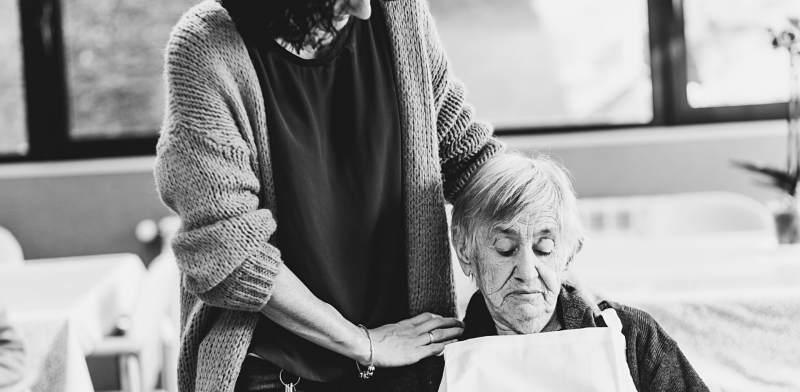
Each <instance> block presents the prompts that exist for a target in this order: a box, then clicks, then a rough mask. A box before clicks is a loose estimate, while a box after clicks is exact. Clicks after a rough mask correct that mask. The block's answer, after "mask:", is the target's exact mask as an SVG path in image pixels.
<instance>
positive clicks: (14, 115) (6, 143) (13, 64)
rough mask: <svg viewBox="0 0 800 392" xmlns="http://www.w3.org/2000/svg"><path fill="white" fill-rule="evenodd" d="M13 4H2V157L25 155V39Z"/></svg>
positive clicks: (26, 144)
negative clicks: (23, 53) (23, 46)
mask: <svg viewBox="0 0 800 392" xmlns="http://www.w3.org/2000/svg"><path fill="white" fill-rule="evenodd" d="M19 20H20V17H19V12H18V9H17V5H16V3H15V2H13V1H0V53H2V54H3V55H2V56H0V154H25V153H26V152H27V151H28V138H27V136H26V132H25V126H26V124H25V94H24V92H25V90H24V79H23V77H22V37H21V36H20V26H19Z"/></svg>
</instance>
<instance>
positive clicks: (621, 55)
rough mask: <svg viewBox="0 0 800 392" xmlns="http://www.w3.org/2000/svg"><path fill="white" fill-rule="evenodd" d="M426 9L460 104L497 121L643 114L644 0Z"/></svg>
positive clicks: (646, 68) (445, 0)
mask: <svg viewBox="0 0 800 392" xmlns="http://www.w3.org/2000/svg"><path fill="white" fill-rule="evenodd" d="M431 10H432V12H433V14H434V16H435V17H436V20H437V26H438V28H439V33H440V35H441V36H442V40H443V41H444V43H445V47H446V49H447V53H448V56H449V58H450V60H451V63H452V64H453V68H454V71H455V74H456V75H457V76H458V77H459V78H460V79H461V80H462V81H463V82H464V83H465V85H466V86H467V88H468V91H469V99H470V102H471V103H472V104H474V105H475V107H476V108H477V110H478V115H479V116H480V117H481V118H485V119H487V120H489V121H491V122H492V123H493V124H494V125H495V126H496V127H497V128H508V127H515V128H518V127H552V126H565V125H587V124H646V123H649V122H650V121H651V120H652V119H653V102H652V96H653V92H652V90H653V86H652V81H651V78H650V65H649V61H650V50H649V46H648V36H649V34H648V24H647V3H646V2H644V1H641V0H558V1H553V0H493V1H484V0H436V1H431ZM576 10H580V12H576Z"/></svg>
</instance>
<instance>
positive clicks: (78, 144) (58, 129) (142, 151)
mask: <svg viewBox="0 0 800 392" xmlns="http://www.w3.org/2000/svg"><path fill="white" fill-rule="evenodd" d="M18 5H19V11H20V12H19V15H20V19H21V23H20V26H21V29H22V50H23V56H22V58H23V70H24V71H23V75H24V81H25V101H26V102H25V103H26V105H25V112H26V116H27V124H26V125H27V126H26V130H25V131H26V135H27V139H28V151H27V153H26V154H24V155H21V154H20V155H18V154H13V153H12V154H8V155H2V154H0V163H3V162H30V161H56V160H71V159H87V158H101V157H124V156H140V155H154V154H155V151H156V149H155V147H156V143H157V141H158V135H157V133H158V132H157V130H154V132H153V135H152V136H140V137H130V136H125V137H114V138H108V139H102V138H98V139H94V138H92V139H74V138H72V137H71V136H70V118H69V116H70V112H69V104H70V102H69V92H68V78H67V69H66V66H67V64H66V61H65V42H64V39H63V30H62V13H61V1H60V0H19V1H18ZM647 8H648V11H647V13H648V27H649V45H650V65H651V80H652V85H653V119H652V120H651V121H650V122H648V123H635V124H592V125H568V126H556V127H553V126H548V127H517V128H498V129H496V130H495V133H496V134H497V135H520V134H544V133H565V132H581V131H603V130H610V129H625V128H647V127H656V126H658V127H661V126H674V125H688V124H704V123H715V122H731V121H759V120H769V119H781V118H786V117H787V113H788V104H787V103H773V104H763V105H747V106H730V107H709V108H692V107H691V106H689V103H688V97H687V92H686V82H687V80H688V79H687V72H686V39H685V36H684V30H683V28H684V24H683V0H668V1H664V0H647Z"/></svg>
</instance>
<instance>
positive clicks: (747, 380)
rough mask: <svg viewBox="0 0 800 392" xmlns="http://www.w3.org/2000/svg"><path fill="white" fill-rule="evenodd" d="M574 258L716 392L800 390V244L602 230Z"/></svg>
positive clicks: (740, 236) (578, 268)
mask: <svg viewBox="0 0 800 392" xmlns="http://www.w3.org/2000/svg"><path fill="white" fill-rule="evenodd" d="M574 263H575V264H574V265H573V267H572V270H573V271H575V272H576V273H577V274H579V275H580V277H581V278H582V279H583V280H584V281H585V282H586V283H588V284H589V285H590V286H591V287H592V288H594V289H595V290H596V291H597V292H598V293H600V294H601V295H603V296H604V297H605V298H608V299H610V300H614V301H617V302H620V303H624V304H626V305H631V306H634V307H637V308H640V309H643V310H645V311H647V312H648V313H649V314H651V315H652V316H653V317H654V318H655V319H656V320H657V321H658V322H659V324H660V325H661V326H662V327H663V328H664V330H665V331H667V333H668V334H669V335H670V336H672V337H673V338H674V339H675V340H676V341H677V342H678V345H679V346H680V347H681V350H682V351H683V352H684V354H685V355H686V357H687V358H688V359H689V361H690V362H691V363H692V365H693V366H694V367H695V369H696V370H697V372H698V373H699V374H700V376H701V377H702V378H703V380H704V381H705V382H706V383H707V384H708V386H709V388H710V389H711V390H712V391H798V390H800V245H782V246H779V245H777V244H776V243H775V242H774V241H766V240H764V239H763V238H759V237H756V236H753V235H751V234H750V233H727V234H718V235H708V236H695V237H692V238H606V239H602V238H601V239H597V240H594V241H591V240H590V241H589V242H587V244H586V246H585V248H584V251H582V252H581V254H580V255H579V256H578V257H576V259H575V261H574Z"/></svg>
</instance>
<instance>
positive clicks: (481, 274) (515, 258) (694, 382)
mask: <svg viewBox="0 0 800 392" xmlns="http://www.w3.org/2000/svg"><path fill="white" fill-rule="evenodd" d="M452 234H453V242H454V247H455V249H456V253H457V255H458V258H459V261H460V264H461V268H462V269H463V271H464V273H465V274H467V275H468V276H470V277H472V278H473V279H474V280H475V282H476V283H477V286H478V291H477V292H476V293H475V295H473V297H472V299H471V300H470V303H469V306H468V308H467V312H466V317H465V319H464V323H465V330H464V334H463V335H462V336H461V339H462V340H466V339H470V338H475V337H481V336H492V335H514V334H533V333H540V332H549V331H557V330H562V329H578V328H587V327H596V326H597V324H598V323H600V325H601V326H604V323H603V322H602V321H601V320H602V319H601V318H597V319H595V317H594V315H593V313H592V311H591V310H590V306H589V304H588V303H586V301H585V300H584V299H583V298H582V296H581V295H579V293H578V291H577V290H576V289H575V288H573V287H571V286H569V285H568V284H566V277H565V275H566V274H567V269H568V267H569V263H570V262H571V261H572V258H573V257H574V256H575V254H576V253H577V252H578V251H579V250H580V248H581V243H582V240H583V231H582V227H581V223H580V218H579V216H578V211H577V200H576V198H575V194H574V191H573V189H572V185H571V184H570V181H569V179H568V178H567V175H566V174H565V172H564V171H563V170H562V169H561V167H560V166H559V165H557V164H556V163H554V162H552V161H550V160H549V159H548V158H546V157H542V156H539V157H527V156H523V155H515V154H501V155H498V156H495V157H493V158H491V159H490V160H489V161H487V162H486V163H485V164H484V165H483V166H482V167H481V168H480V169H479V171H478V172H477V173H476V174H475V175H474V176H473V177H472V178H471V180H470V182H469V183H468V184H467V185H466V186H465V187H464V189H463V190H462V194H461V197H460V198H458V199H457V200H456V203H455V205H454V208H453V225H452ZM598 305H599V307H600V308H601V309H606V308H612V309H614V310H615V311H616V313H617V315H618V316H619V318H620V321H621V322H622V333H623V335H624V336H625V340H626V357H627V362H628V367H629V368H630V372H631V376H632V378H633V381H634V384H635V385H636V388H637V389H638V390H639V391H685V390H691V391H694V390H708V388H707V387H706V385H705V384H704V383H703V381H702V380H701V379H700V377H699V376H698V375H697V373H696V372H695V370H694V369H693V368H692V366H691V364H689V362H688V361H687V360H686V357H685V356H684V355H683V353H682V352H681V350H680V349H679V348H678V345H677V344H676V343H675V341H674V340H672V339H671V338H670V337H669V336H668V335H667V334H666V332H664V330H663V329H661V327H660V326H659V325H658V324H657V323H656V321H655V320H654V319H653V318H652V317H650V315H648V314H647V313H645V312H643V311H641V310H638V309H634V308H631V307H628V306H625V305H620V304H616V303H613V302H608V301H603V302H601V303H599V304H598Z"/></svg>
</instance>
